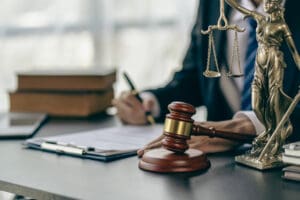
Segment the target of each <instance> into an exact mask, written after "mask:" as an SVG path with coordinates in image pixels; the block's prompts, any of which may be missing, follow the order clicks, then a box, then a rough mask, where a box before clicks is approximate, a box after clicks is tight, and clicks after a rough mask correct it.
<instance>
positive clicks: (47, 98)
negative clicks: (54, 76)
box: [9, 88, 114, 117]
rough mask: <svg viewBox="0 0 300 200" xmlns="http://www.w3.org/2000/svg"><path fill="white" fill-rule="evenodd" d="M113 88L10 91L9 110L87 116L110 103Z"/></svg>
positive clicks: (101, 109) (61, 115)
mask: <svg viewBox="0 0 300 200" xmlns="http://www.w3.org/2000/svg"><path fill="white" fill-rule="evenodd" d="M113 97H114V93H113V89H112V88H111V89H109V90H107V91H104V92H21V91H17V92H11V93H10V94H9V98H10V111H11V112H39V113H47V114H48V115H50V116H60V117H87V116H90V115H93V114H96V113H100V112H103V111H104V110H105V109H106V108H107V107H109V106H110V105H111V100H112V99H113Z"/></svg>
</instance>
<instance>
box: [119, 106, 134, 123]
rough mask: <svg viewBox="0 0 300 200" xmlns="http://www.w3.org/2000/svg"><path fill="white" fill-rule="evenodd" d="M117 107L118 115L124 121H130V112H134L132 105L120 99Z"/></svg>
mask: <svg viewBox="0 0 300 200" xmlns="http://www.w3.org/2000/svg"><path fill="white" fill-rule="evenodd" d="M115 107H116V108H117V110H118V113H117V115H118V116H119V118H120V119H122V121H125V122H127V123H129V119H130V113H131V112H132V111H131V110H132V109H131V107H129V106H128V105H127V104H126V103H124V102H122V101H119V102H118V103H117V104H115Z"/></svg>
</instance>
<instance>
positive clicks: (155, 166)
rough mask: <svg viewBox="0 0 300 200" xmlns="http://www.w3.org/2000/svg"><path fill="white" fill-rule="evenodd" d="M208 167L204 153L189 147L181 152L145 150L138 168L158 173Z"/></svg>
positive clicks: (190, 170) (202, 169)
mask: <svg viewBox="0 0 300 200" xmlns="http://www.w3.org/2000/svg"><path fill="white" fill-rule="evenodd" d="M209 167H210V162H209V160H208V159H207V157H206V155H205V154H204V153H203V152H202V151H199V150H196V149H189V150H188V151H186V152H185V153H182V154H177V153H174V152H172V151H169V150H166V149H162V148H160V149H154V150H150V151H148V152H146V153H145V154H144V155H143V156H142V158H141V160H140V162H139V168H140V169H143V170H146V171H151V172H158V173H182V172H196V171H205V170H206V169H208V168H209Z"/></svg>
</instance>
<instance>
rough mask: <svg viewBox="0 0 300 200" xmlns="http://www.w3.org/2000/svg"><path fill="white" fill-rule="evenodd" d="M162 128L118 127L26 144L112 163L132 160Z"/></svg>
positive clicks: (31, 141) (26, 144) (48, 150)
mask: <svg viewBox="0 0 300 200" xmlns="http://www.w3.org/2000/svg"><path fill="white" fill-rule="evenodd" d="M162 130H163V126H162V125H155V126H119V127H112V128H104V129H97V130H92V131H86V132H79V133H73V134H66V135H61V136H54V137H46V138H33V139H29V140H26V141H25V143H24V145H25V147H27V148H30V149H35V150H41V151H44V152H51V153H56V154H59V155H68V156H73V157H79V158H84V159H93V160H100V161H112V160H116V159H120V158H126V157H129V156H134V155H136V154H137V153H136V152H137V150H138V149H140V148H142V147H144V146H145V145H146V144H147V143H149V142H150V141H152V140H154V139H156V138H157V137H159V136H160V135H161V134H162Z"/></svg>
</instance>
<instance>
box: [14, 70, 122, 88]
mask: <svg viewBox="0 0 300 200" xmlns="http://www.w3.org/2000/svg"><path fill="white" fill-rule="evenodd" d="M115 81H116V71H115V70H110V71H103V70H39V71H36V70H35V71H28V72H22V73H19V74H18V90H19V91H29V90H30V91H103V90H106V89H109V88H111V87H112V85H113V83H114V82H115Z"/></svg>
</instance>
